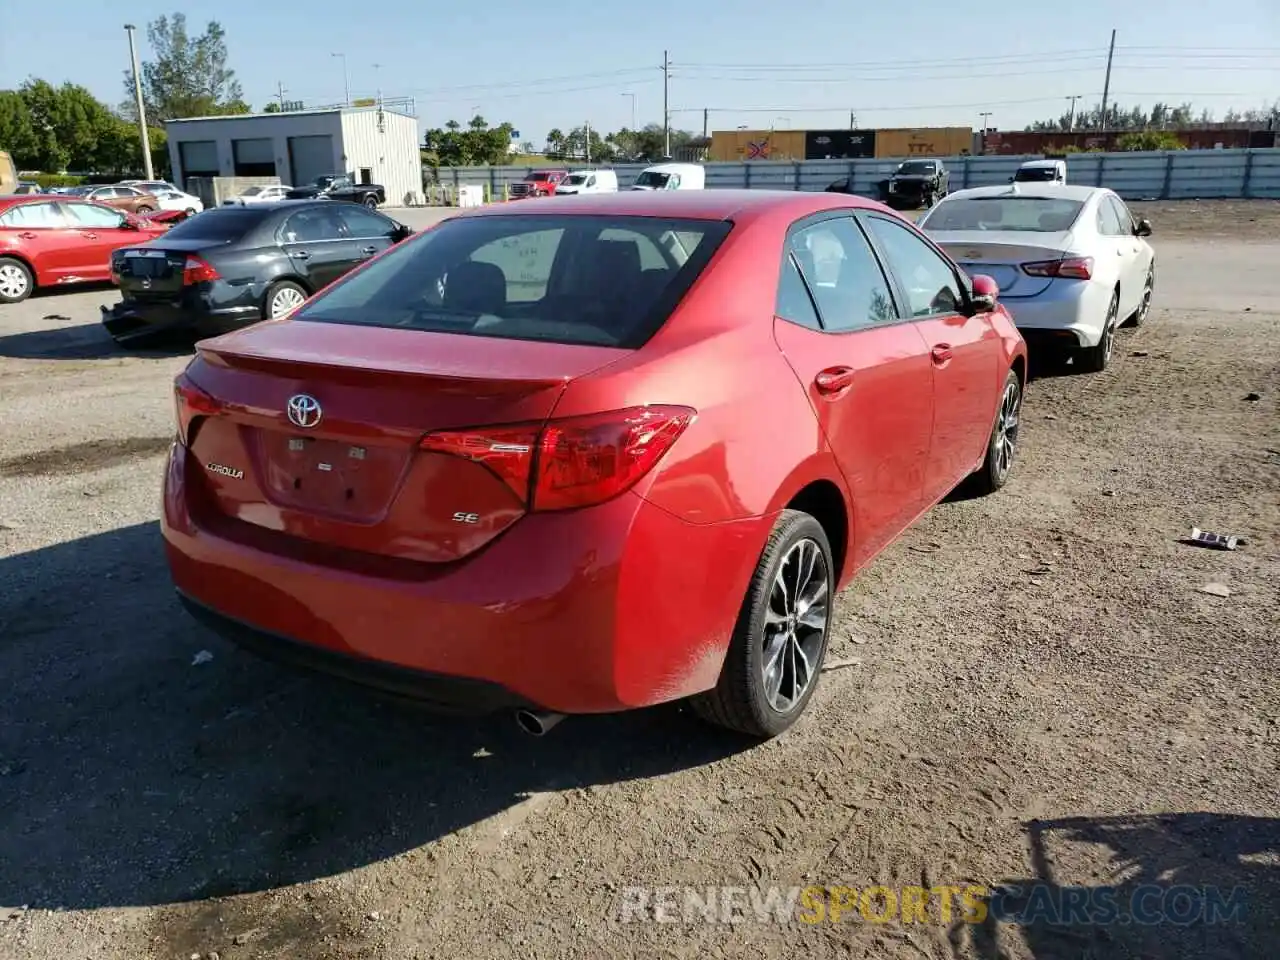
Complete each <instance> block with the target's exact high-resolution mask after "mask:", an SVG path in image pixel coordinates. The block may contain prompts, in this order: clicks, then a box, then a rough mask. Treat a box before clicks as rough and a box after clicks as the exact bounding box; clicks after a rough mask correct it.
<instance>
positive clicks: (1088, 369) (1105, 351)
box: [1075, 290, 1120, 373]
mask: <svg viewBox="0 0 1280 960" xmlns="http://www.w3.org/2000/svg"><path fill="white" fill-rule="evenodd" d="M1119 313H1120V291H1119V290H1115V291H1113V292H1112V294H1111V306H1109V307H1107V320H1106V323H1105V325H1104V326H1103V328H1102V337H1101V338H1100V339H1099V340H1098V343H1097V346H1093V347H1085V348H1084V349H1083V350H1081V351H1079V352H1078V353H1077V354H1076V357H1075V365H1076V367H1077V368H1078V369H1079V370H1080V371H1081V372H1082V373H1101V372H1102V371H1103V370H1105V369H1107V367H1108V365H1110V363H1111V354H1112V352H1113V351H1114V350H1115V343H1116V326H1117V325H1118V324H1117V322H1116V321H1117V314H1119Z"/></svg>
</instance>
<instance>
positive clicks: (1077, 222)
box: [919, 183, 1156, 372]
mask: <svg viewBox="0 0 1280 960" xmlns="http://www.w3.org/2000/svg"><path fill="white" fill-rule="evenodd" d="M919 225H920V226H921V227H922V228H923V229H924V231H925V233H926V234H928V235H929V236H930V238H931V239H932V240H933V241H934V242H935V243H937V244H938V245H939V246H940V247H942V248H943V249H944V250H945V251H946V252H947V253H948V254H950V256H951V258H952V259H953V260H955V261H956V262H957V263H958V264H960V266H961V267H962V268H963V269H964V270H965V271H966V272H968V273H969V274H970V275H972V274H978V273H984V274H987V275H988V276H990V277H992V278H993V279H994V280H995V281H996V282H997V283H998V284H999V285H1000V301H1001V302H1002V303H1003V304H1004V305H1005V306H1006V307H1007V308H1008V309H1009V312H1010V313H1012V314H1013V320H1014V323H1015V324H1017V326H1018V329H1019V331H1021V333H1022V335H1023V337H1024V338H1025V339H1026V340H1027V343H1028V344H1029V345H1030V346H1031V348H1032V349H1033V350H1037V348H1038V349H1039V351H1041V352H1045V353H1050V354H1052V355H1054V356H1056V357H1060V358H1066V357H1074V358H1075V360H1074V363H1075V365H1076V366H1078V367H1082V368H1084V369H1086V370H1089V371H1094V372H1096V371H1100V370H1103V369H1105V368H1106V366H1107V364H1108V363H1109V362H1110V361H1111V353H1112V348H1113V346H1114V343H1115V331H1116V327H1118V326H1120V325H1121V324H1123V323H1126V322H1130V323H1133V324H1141V323H1143V322H1144V321H1145V320H1146V319H1147V314H1148V313H1149V312H1150V309H1151V295H1152V291H1153V290H1154V289H1155V275H1156V273H1155V251H1153V250H1152V248H1151V245H1150V244H1149V243H1147V241H1146V238H1147V237H1149V236H1150V235H1151V224H1150V223H1148V222H1147V221H1146V220H1138V219H1135V218H1134V216H1133V215H1132V213H1130V211H1129V208H1128V207H1127V206H1125V203H1124V201H1123V200H1121V199H1120V197H1119V196H1117V195H1116V193H1115V192H1113V191H1111V190H1108V189H1106V188H1105V187H1085V186H1075V185H1071V184H1067V185H1062V184H1049V183H1046V184H1031V183H1012V184H1006V185H1003V186H998V187H976V188H974V189H971V190H959V191H957V192H955V193H953V194H951V195H950V196H948V197H947V198H945V199H944V200H941V201H940V202H939V203H938V204H937V205H936V206H934V208H933V209H932V210H930V211H929V212H928V213H927V214H926V215H925V216H924V217H923V218H922V219H921V220H920V222H919Z"/></svg>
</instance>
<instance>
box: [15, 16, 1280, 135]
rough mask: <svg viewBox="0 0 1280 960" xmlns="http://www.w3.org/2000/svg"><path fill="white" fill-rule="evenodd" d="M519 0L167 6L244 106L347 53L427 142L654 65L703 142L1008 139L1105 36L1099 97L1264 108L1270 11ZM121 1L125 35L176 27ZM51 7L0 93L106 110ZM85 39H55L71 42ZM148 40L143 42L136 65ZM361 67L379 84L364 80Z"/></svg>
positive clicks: (1091, 95) (595, 108)
mask: <svg viewBox="0 0 1280 960" xmlns="http://www.w3.org/2000/svg"><path fill="white" fill-rule="evenodd" d="M539 6H541V5H538V4H533V3H529V2H527V0H484V2H479V3H445V4H438V5H437V4H425V3H422V2H421V0H382V2H380V3H369V4H363V5H362V4H350V3H347V4H340V3H336V2H333V0H312V2H311V3H308V4H301V5H276V4H264V3H260V2H257V3H254V2H249V0H223V2H221V3H219V4H217V5H213V4H199V5H195V6H190V7H187V8H186V9H185V12H186V14H187V17H188V20H189V21H190V22H191V24H192V25H193V26H195V27H199V28H202V27H203V24H204V23H205V22H206V21H207V20H209V19H211V18H216V19H218V20H219V21H220V22H221V23H222V25H223V27H224V28H225V29H226V31H227V34H228V43H229V48H230V53H231V66H232V67H233V69H235V71H236V74H237V76H238V77H239V79H240V81H241V83H242V85H243V87H244V92H245V95H246V97H247V99H249V101H250V102H251V103H252V104H253V105H254V107H255V109H261V107H262V105H263V104H265V103H266V102H267V101H268V100H269V99H271V98H272V97H274V95H275V92H276V84H277V82H282V83H283V84H284V86H285V88H286V90H287V93H286V96H287V97H288V98H290V99H302V100H304V101H306V102H307V103H308V104H319V103H324V102H336V101H339V100H341V99H342V97H343V59H342V58H339V57H334V56H331V54H333V53H342V54H345V62H346V65H347V72H348V75H349V78H350V86H351V93H352V96H353V97H358V96H371V95H373V93H374V92H375V90H376V89H377V88H378V87H381V89H382V91H383V92H384V94H385V95H386V96H389V97H390V96H412V97H414V98H415V99H416V104H417V111H418V114H419V117H420V118H421V123H422V124H423V125H424V126H437V125H440V124H442V123H443V122H444V121H446V120H448V119H451V118H455V119H458V120H465V119H466V118H468V117H469V116H470V115H471V114H472V113H473V112H475V111H476V110H478V111H479V112H480V113H481V114H482V115H483V116H484V117H485V118H486V119H487V120H489V121H491V122H493V123H498V122H501V121H509V122H511V123H512V124H514V125H515V126H516V128H517V129H518V130H520V132H521V136H522V139H527V140H533V141H535V142H537V143H539V144H541V143H542V141H543V139H544V138H545V136H546V133H547V131H548V130H549V129H550V128H552V127H561V128H566V129H567V128H569V127H573V126H577V125H579V124H581V123H582V122H583V121H584V120H588V121H590V122H591V123H592V125H593V126H596V127H597V128H605V129H614V128H617V127H619V126H622V125H629V124H630V123H631V118H632V105H633V102H634V107H635V116H636V120H637V122H638V123H640V124H643V123H645V122H648V121H654V122H658V121H660V120H661V115H662V114H661V110H662V83H661V72H660V70H659V69H658V68H659V65H660V64H661V61H662V52H663V49H664V47H665V48H667V49H669V50H670V55H671V60H672V62H673V64H674V67H673V70H672V79H671V107H672V109H673V111H674V112H673V115H672V123H673V125H674V126H677V127H684V128H687V129H695V130H696V129H700V128H701V126H702V110H703V108H704V107H707V108H710V110H711V113H710V129H712V130H716V129H733V128H735V127H738V126H748V127H750V128H753V129H755V128H767V127H770V126H776V127H778V128H788V127H790V128H810V129H813V128H822V127H847V126H848V123H849V112H850V111H851V110H852V111H854V112H855V113H856V114H857V119H858V125H859V126H860V127H887V126H943V125H946V126H952V125H954V126H972V127H977V126H979V125H980V123H981V121H980V119H979V113H980V112H981V111H984V110H985V111H990V112H991V114H992V118H991V122H992V124H993V125H995V126H997V127H1000V128H1003V129H1020V128H1021V127H1022V126H1023V125H1024V124H1026V123H1028V122H1030V121H1031V120H1034V119H1038V118H1040V117H1044V116H1049V115H1054V114H1056V113H1058V112H1059V111H1063V110H1065V109H1066V108H1067V106H1068V102H1067V99H1066V98H1068V97H1070V96H1072V95H1080V96H1082V97H1083V100H1082V103H1085V102H1097V101H1098V100H1099V99H1100V94H1101V91H1102V85H1103V73H1104V66H1105V60H1106V48H1107V43H1108V40H1109V37H1110V31H1111V29H1112V28H1113V27H1114V28H1116V30H1117V31H1118V36H1117V40H1116V44H1117V50H1116V58H1115V67H1114V72H1113V75H1112V84H1111V89H1112V92H1113V99H1115V100H1118V101H1119V102H1121V103H1124V104H1133V103H1141V104H1143V105H1144V106H1149V105H1150V104H1151V103H1152V102H1154V101H1155V100H1157V99H1165V100H1169V101H1174V102H1179V101H1182V100H1191V101H1193V102H1194V103H1195V104H1196V106H1197V107H1201V106H1207V107H1210V108H1212V109H1214V110H1216V111H1217V112H1218V114H1219V115H1221V113H1223V112H1224V111H1225V110H1226V109H1227V108H1228V107H1230V106H1236V107H1240V108H1250V107H1260V106H1262V105H1263V104H1264V103H1270V102H1271V101H1273V100H1275V99H1276V98H1277V97H1280V3H1277V2H1276V0H1231V2H1228V3H1218V4H1212V5H1210V4H1205V3H1203V2H1196V3H1192V2H1190V0H1165V2H1163V3H1156V2H1152V3H1143V4H1139V3H1134V4H1124V5H1121V4H1115V3H1103V2H1102V0H1071V2H1067V3H1034V2H1027V0H968V2H966V3H943V2H941V0H911V2H910V3H897V4H891V3H885V4H859V3H850V2H849V0H807V2H805V3H803V4H800V5H794V6H793V5H787V4H783V3H780V2H778V0H770V2H764V0H739V2H736V3H732V4H731V3H728V2H724V0H718V2H712V3H703V4H698V3H685V4H678V3H673V2H663V0H646V2H643V3H624V2H622V0H596V2H595V3H592V4H582V5H577V4H555V5H549V6H546V7H545V9H557V10H561V11H563V12H562V13H561V15H560V16H559V17H558V18H556V19H552V18H550V17H547V16H545V15H543V16H541V17H539V15H538V7H539ZM173 9H175V8H174V5H173V4H172V3H171V2H169V3H166V2H163V0H135V2H133V3H131V4H130V5H129V11H128V14H127V16H128V18H129V19H130V20H131V21H132V22H134V23H136V24H137V25H138V26H139V27H140V28H142V27H143V25H144V24H145V23H146V22H147V21H148V20H151V19H153V18H154V17H156V16H158V15H160V14H162V13H169V12H172V11H173ZM104 10H105V8H103V7H102V6H101V5H99V4H97V3H90V2H89V0H61V2H60V3H59V4H58V16H57V17H24V18H22V23H21V28H20V29H18V30H4V31H0V88H3V87H10V86H16V85H17V84H19V83H20V82H21V81H22V80H23V79H24V78H26V77H27V76H30V75H36V76H40V77H44V78H45V79H48V80H50V81H52V82H55V83H57V82H61V81H63V80H70V81H73V82H75V83H80V84H83V85H85V86H86V87H88V88H89V89H90V90H92V91H93V92H94V93H95V94H97V95H98V96H100V97H102V98H103V99H106V100H108V101H109V102H111V103H116V102H118V101H119V100H120V99H121V97H122V86H121V76H122V74H121V71H122V70H123V69H124V68H125V67H127V65H128V44H127V40H126V36H125V32H124V30H123V29H120V28H115V27H113V26H112V25H111V24H112V22H113V21H115V20H119V21H120V24H121V25H123V22H124V20H125V17H126V14H125V13H124V12H120V13H115V12H112V13H104ZM69 23H70V24H77V23H78V24H84V25H88V24H92V28H91V29H88V28H86V29H68V27H67V24H69ZM144 33H145V31H143V30H142V29H140V31H139V38H140V40H142V41H143V43H144V47H143V51H144V54H145V49H146V48H145V36H144ZM375 64H379V65H380V66H379V67H377V68H376V69H375V66H374V65H375Z"/></svg>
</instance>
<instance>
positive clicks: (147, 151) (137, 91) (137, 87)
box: [124, 23, 156, 180]
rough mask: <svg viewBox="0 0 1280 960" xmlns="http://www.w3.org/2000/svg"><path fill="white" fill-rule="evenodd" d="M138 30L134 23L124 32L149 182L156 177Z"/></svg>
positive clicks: (144, 166) (145, 170)
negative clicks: (143, 97)
mask: <svg viewBox="0 0 1280 960" xmlns="http://www.w3.org/2000/svg"><path fill="white" fill-rule="evenodd" d="M136 29H137V27H135V26H134V25H133V24H132V23H126V24H125V25H124V32H125V33H127V34H128V35H129V62H130V63H132V64H133V97H134V100H135V101H136V103H137V104H138V136H139V137H140V138H141V140H142V169H143V172H144V173H145V174H146V175H147V179H148V180H154V179H155V178H156V175H155V171H154V170H152V169H151V137H149V136H148V135H147V107H146V104H145V103H143V100H142V70H141V68H140V67H139V66H138V46H137V44H135V43H134V41H133V31H134V30H136Z"/></svg>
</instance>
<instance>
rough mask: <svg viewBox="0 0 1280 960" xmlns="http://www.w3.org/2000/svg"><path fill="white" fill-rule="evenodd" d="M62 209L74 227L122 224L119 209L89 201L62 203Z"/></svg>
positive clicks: (107, 227)
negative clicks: (99, 205) (97, 205)
mask: <svg viewBox="0 0 1280 960" xmlns="http://www.w3.org/2000/svg"><path fill="white" fill-rule="evenodd" d="M63 209H64V210H65V211H66V214H67V219H68V220H70V221H71V224H72V225H73V226H76V227H85V228H89V229H93V228H97V229H102V230H106V229H110V228H113V227H120V226H122V225H123V224H124V216H123V215H121V214H120V212H119V211H117V210H111V209H110V208H107V207H96V206H94V205H93V204H91V203H67V204H64V205H63ZM170 232H172V231H170Z"/></svg>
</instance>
